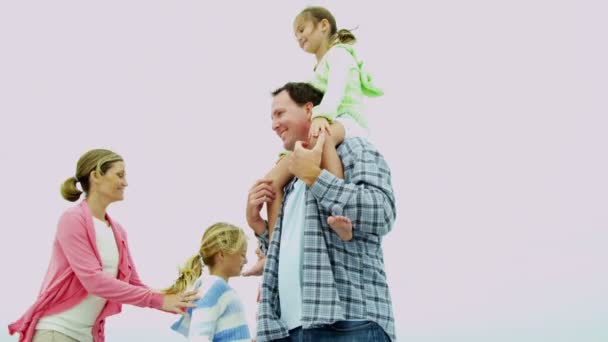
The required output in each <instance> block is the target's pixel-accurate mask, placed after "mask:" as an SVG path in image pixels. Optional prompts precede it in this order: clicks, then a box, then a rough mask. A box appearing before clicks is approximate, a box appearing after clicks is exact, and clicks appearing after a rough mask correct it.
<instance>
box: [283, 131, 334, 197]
mask: <svg viewBox="0 0 608 342" xmlns="http://www.w3.org/2000/svg"><path fill="white" fill-rule="evenodd" d="M324 144H325V133H324V132H321V134H319V138H318V139H317V141H316V143H315V145H314V146H313V147H312V148H311V149H307V148H306V147H305V146H304V143H303V142H302V141H296V145H295V147H294V149H293V153H291V155H290V156H288V158H290V160H289V165H288V167H289V171H290V172H291V173H292V174H293V175H294V176H296V177H298V178H299V179H300V180H302V181H303V182H304V183H306V185H308V186H311V185H312V184H313V183H314V182H315V181H316V180H317V177H319V175H320V174H321V157H322V156H323V145H324Z"/></svg>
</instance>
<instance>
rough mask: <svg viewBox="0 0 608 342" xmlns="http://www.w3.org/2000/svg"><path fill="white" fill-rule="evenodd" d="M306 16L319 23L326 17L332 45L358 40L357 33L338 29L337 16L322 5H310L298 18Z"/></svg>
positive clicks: (352, 42)
mask: <svg viewBox="0 0 608 342" xmlns="http://www.w3.org/2000/svg"><path fill="white" fill-rule="evenodd" d="M299 17H302V18H306V19H309V20H312V22H313V23H315V25H316V24H318V23H320V22H321V20H323V19H326V20H327V22H329V27H330V29H329V42H330V43H331V45H335V44H355V43H356V42H357V38H355V35H354V34H353V33H352V32H351V31H350V30H347V29H340V30H338V25H337V24H336V18H334V16H333V15H332V14H331V12H330V11H329V10H328V9H327V8H325V7H321V6H310V7H306V8H305V9H303V10H302V12H300V13H299V14H298V15H297V16H296V18H299Z"/></svg>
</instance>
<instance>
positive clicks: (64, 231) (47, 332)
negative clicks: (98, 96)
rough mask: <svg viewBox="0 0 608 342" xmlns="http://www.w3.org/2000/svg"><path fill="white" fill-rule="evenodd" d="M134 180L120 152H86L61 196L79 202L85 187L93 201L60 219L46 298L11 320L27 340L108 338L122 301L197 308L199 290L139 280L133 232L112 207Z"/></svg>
mask: <svg viewBox="0 0 608 342" xmlns="http://www.w3.org/2000/svg"><path fill="white" fill-rule="evenodd" d="M77 183H80V187H81V188H82V191H80V190H79V189H78V188H77V187H76V184H77ZM127 185H128V184H127V179H126V172H125V165H124V161H123V159H122V157H120V156H119V155H118V154H116V153H114V152H112V151H109V150H104V149H94V150H91V151H88V152H87V153H85V154H84V155H82V156H81V157H80V159H79V160H78V164H77V166H76V176H72V177H70V178H68V179H67V180H66V181H65V182H64V183H63V185H62V186H61V195H62V196H63V198H65V199H66V200H68V201H71V202H75V201H77V200H78V199H79V198H80V197H81V195H82V193H83V192H84V194H85V199H84V200H83V201H82V202H80V204H78V205H77V206H75V207H72V208H70V209H68V210H66V211H65V212H64V213H63V215H62V216H61V218H60V219H59V223H58V226H57V232H56V235H55V241H54V243H53V250H52V255H51V260H50V264H49V267H48V270H47V274H46V276H45V277H44V280H43V283H42V287H41V290H40V293H39V295H38V298H37V300H36V302H35V303H34V304H33V305H32V306H31V307H30V308H29V309H28V310H27V311H26V313H25V314H24V315H23V316H22V317H21V318H20V319H19V320H18V321H16V322H14V323H13V324H11V325H9V331H10V334H11V335H12V334H14V333H15V332H18V333H20V334H21V338H20V339H19V341H20V342H25V341H28V342H29V341H34V342H46V341H94V342H100V341H104V322H105V318H106V317H108V316H110V315H114V314H117V313H119V312H120V310H121V304H131V305H136V306H140V307H150V308H154V309H159V310H164V311H169V312H175V313H180V314H183V308H185V307H186V308H187V307H193V306H194V305H193V304H192V301H193V300H196V299H198V297H197V296H196V292H195V291H191V292H187V293H178V294H162V293H160V292H157V291H154V290H152V289H150V288H148V287H147V286H145V285H144V284H143V283H142V282H141V280H140V279H139V276H138V275H137V271H136V270H135V265H134V264H133V260H132V258H131V253H130V251H129V247H128V244H127V237H126V233H125V231H124V230H123V228H122V227H121V226H120V224H118V222H116V221H114V220H113V219H112V218H111V217H110V216H109V215H108V214H107V213H106V209H107V207H108V205H110V204H111V203H113V202H117V201H121V200H123V198H124V189H125V187H126V186H127Z"/></svg>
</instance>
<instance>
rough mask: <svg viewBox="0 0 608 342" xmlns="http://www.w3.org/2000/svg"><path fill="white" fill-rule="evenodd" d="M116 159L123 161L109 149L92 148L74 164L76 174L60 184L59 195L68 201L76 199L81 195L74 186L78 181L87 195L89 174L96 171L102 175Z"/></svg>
mask: <svg viewBox="0 0 608 342" xmlns="http://www.w3.org/2000/svg"><path fill="white" fill-rule="evenodd" d="M118 161H123V159H122V157H121V156H119V155H118V154H116V153H114V152H112V151H110V150H104V149H94V150H90V151H88V152H87V153H85V154H83V155H82V156H81V157H80V159H78V163H77V164H76V174H75V175H74V176H72V177H69V178H68V179H66V180H65V181H64V182H63V183H62V184H61V196H63V198H65V199H66V200H68V201H70V202H75V201H77V200H78V199H79V198H80V195H82V191H80V190H79V189H78V188H77V187H76V183H79V182H80V186H81V187H82V190H83V191H84V192H85V194H87V195H88V193H89V185H90V184H89V174H90V173H91V172H92V171H97V173H99V174H100V175H103V174H105V173H106V172H107V171H108V170H109V169H110V168H111V167H112V163H115V162H118Z"/></svg>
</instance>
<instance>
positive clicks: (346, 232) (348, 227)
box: [327, 215, 353, 241]
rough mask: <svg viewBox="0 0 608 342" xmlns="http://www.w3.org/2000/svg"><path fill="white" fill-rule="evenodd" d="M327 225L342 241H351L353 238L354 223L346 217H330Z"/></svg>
mask: <svg viewBox="0 0 608 342" xmlns="http://www.w3.org/2000/svg"><path fill="white" fill-rule="evenodd" d="M327 223H328V224H329V226H330V227H331V229H333V230H334V231H335V232H336V233H337V234H338V236H339V237H340V239H342V240H344V241H350V240H351V239H352V238H353V223H352V222H351V220H350V219H349V218H348V217H345V216H338V215H334V216H330V217H328V218H327Z"/></svg>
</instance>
